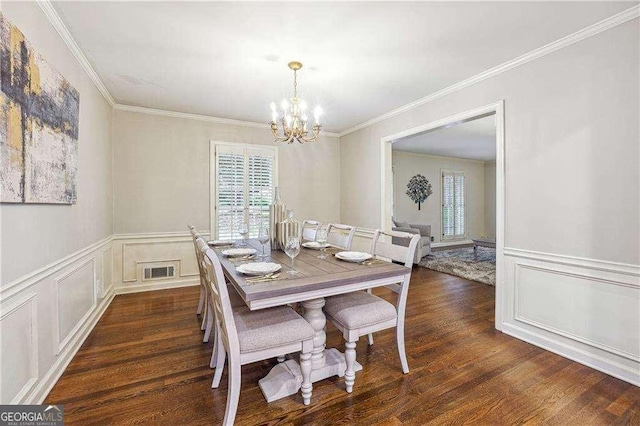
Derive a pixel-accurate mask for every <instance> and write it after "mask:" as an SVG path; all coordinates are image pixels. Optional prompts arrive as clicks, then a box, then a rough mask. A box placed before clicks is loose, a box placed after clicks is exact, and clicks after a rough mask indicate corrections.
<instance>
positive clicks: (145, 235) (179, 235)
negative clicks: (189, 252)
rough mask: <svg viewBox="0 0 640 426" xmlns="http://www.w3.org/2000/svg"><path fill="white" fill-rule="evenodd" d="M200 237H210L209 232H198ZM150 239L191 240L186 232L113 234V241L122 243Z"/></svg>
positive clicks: (189, 234)
mask: <svg viewBox="0 0 640 426" xmlns="http://www.w3.org/2000/svg"><path fill="white" fill-rule="evenodd" d="M198 232H199V233H200V235H207V236H208V235H210V231H209V230H208V229H207V230H203V231H198ZM152 238H188V239H191V233H189V232H188V231H186V232H182V231H175V232H140V233H131V234H113V241H122V240H144V239H152Z"/></svg>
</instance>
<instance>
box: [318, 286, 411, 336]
mask: <svg viewBox="0 0 640 426" xmlns="http://www.w3.org/2000/svg"><path fill="white" fill-rule="evenodd" d="M324 311H325V312H326V314H327V315H329V316H330V317H331V318H332V319H333V320H335V321H337V322H338V323H339V325H341V326H342V327H343V328H346V329H349V330H357V329H359V328H363V327H368V326H371V325H375V324H379V323H382V322H385V321H388V320H391V319H394V318H397V317H398V313H397V312H396V308H395V306H393V305H392V304H391V303H389V302H387V301H386V300H384V299H381V298H379V297H378V296H374V295H373V294H369V293H367V292H366V291H355V292H353V293H347V294H341V295H339V296H332V297H329V298H327V302H326V304H325V305H324Z"/></svg>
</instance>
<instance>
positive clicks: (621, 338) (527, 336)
mask: <svg viewBox="0 0 640 426" xmlns="http://www.w3.org/2000/svg"><path fill="white" fill-rule="evenodd" d="M504 251H505V267H506V280H505V286H506V289H505V303H504V313H505V324H504V329H503V331H504V332H505V333H507V334H510V335H513V336H514V337H518V338H520V339H522V340H526V341H528V342H531V343H533V344H535V345H537V346H541V347H543V348H545V349H548V350H551V351H553V352H556V353H558V354H560V355H563V356H565V357H567V358H571V359H573V360H576V361H578V362H581V363H583V364H586V365H589V366H591V367H594V368H596V369H598V370H601V371H603V372H605V373H607V374H610V375H612V376H615V377H618V378H620V379H623V380H625V381H628V382H631V383H634V384H636V385H639V384H640V266H636V265H625V264H617V263H614V262H603V261H599V260H590V259H581V258H572V257H569V256H561V255H553V254H550V253H537V252H531V251H525V250H519V249H513V248H505V250H504Z"/></svg>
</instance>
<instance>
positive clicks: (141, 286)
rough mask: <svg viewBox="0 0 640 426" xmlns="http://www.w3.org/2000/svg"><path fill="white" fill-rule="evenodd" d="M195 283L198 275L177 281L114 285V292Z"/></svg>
mask: <svg viewBox="0 0 640 426" xmlns="http://www.w3.org/2000/svg"><path fill="white" fill-rule="evenodd" d="M196 285H200V280H199V278H198V277H195V278H190V279H185V280H179V281H167V282H161V281H156V282H151V283H145V284H136V285H130V286H120V287H116V289H115V294H116V295H118V294H129V293H141V292H144V291H156V290H168V289H170V288H180V287H191V286H196Z"/></svg>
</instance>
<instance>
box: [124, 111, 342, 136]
mask: <svg viewBox="0 0 640 426" xmlns="http://www.w3.org/2000/svg"><path fill="white" fill-rule="evenodd" d="M114 109H116V110H118V111H125V112H135V113H138V114H148V115H159V116H162V117H171V118H183V119H187V120H198V121H206V122H209V123H217V124H226V125H229V126H242V127H253V128H258V129H271V126H269V125H268V124H267V123H266V122H265V123H256V122H254V121H245V120H236V119H233V118H221V117H215V116H213V115H201V114H192V113H188V112H178V111H171V110H166V109H155V108H147V107H141V106H135V105H124V104H115V106H114ZM321 135H323V136H329V137H333V138H337V137H340V135H339V134H338V133H332V132H326V131H324V130H323V131H322V133H321Z"/></svg>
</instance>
